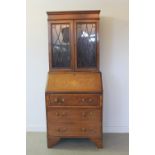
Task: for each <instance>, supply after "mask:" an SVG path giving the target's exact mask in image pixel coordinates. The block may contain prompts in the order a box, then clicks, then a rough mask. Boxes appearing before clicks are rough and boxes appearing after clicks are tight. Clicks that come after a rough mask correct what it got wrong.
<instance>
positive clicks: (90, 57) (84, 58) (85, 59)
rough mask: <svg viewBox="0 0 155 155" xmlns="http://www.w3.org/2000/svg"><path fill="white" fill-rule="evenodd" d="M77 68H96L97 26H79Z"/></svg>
mask: <svg viewBox="0 0 155 155" xmlns="http://www.w3.org/2000/svg"><path fill="white" fill-rule="evenodd" d="M77 67H78V68H86V67H96V24H95V23H81V24H80V23H78V24H77Z"/></svg>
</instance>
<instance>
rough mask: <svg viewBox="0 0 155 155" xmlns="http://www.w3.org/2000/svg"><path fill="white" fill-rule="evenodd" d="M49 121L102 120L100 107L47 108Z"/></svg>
mask: <svg viewBox="0 0 155 155" xmlns="http://www.w3.org/2000/svg"><path fill="white" fill-rule="evenodd" d="M47 111H48V112H47V114H48V122H49V123H53V122H75V121H77V122H82V121H87V122H88V121H91V122H96V121H99V122H100V121H101V110H100V109H75V108H72V109H67V108H65V109H62V108H52V107H49V108H47Z"/></svg>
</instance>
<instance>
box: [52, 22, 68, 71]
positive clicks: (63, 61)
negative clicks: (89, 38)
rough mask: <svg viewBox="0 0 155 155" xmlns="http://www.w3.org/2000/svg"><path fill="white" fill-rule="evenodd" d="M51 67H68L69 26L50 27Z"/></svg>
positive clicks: (57, 25) (55, 25)
mask: <svg viewBox="0 0 155 155" xmlns="http://www.w3.org/2000/svg"><path fill="white" fill-rule="evenodd" d="M52 47H53V49H52V67H61V68H62V67H63V68H68V67H70V62H71V61H70V60H71V54H70V53H71V49H70V38H69V24H53V25H52Z"/></svg>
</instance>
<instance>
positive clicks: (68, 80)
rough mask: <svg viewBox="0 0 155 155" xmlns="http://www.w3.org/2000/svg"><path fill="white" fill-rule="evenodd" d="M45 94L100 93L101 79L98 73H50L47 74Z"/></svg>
mask: <svg viewBox="0 0 155 155" xmlns="http://www.w3.org/2000/svg"><path fill="white" fill-rule="evenodd" d="M46 92H51V93H57V92H58V93H60V92H62V93H67V92H73V93H74V92H79V93H80V92H88V93H90V92H92V93H102V77H101V74H100V73H99V72H52V73H49V74H48V81H47V87H46Z"/></svg>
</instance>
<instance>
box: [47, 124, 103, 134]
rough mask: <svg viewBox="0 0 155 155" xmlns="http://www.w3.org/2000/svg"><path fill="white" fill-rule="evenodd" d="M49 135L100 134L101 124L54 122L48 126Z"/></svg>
mask: <svg viewBox="0 0 155 155" xmlns="http://www.w3.org/2000/svg"><path fill="white" fill-rule="evenodd" d="M48 135H49V136H64V137H65V136H73V137H76V136H82V137H87V136H100V135H101V125H100V124H93V125H92V124H87V123H73V124H66V123H61V124H60V123H54V124H50V125H49V126H48Z"/></svg>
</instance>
